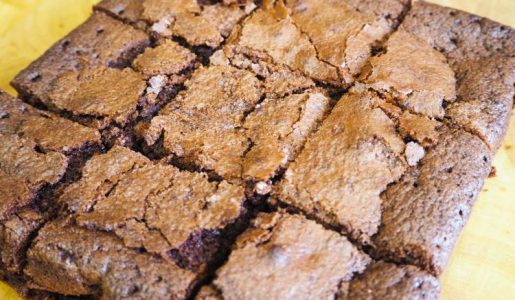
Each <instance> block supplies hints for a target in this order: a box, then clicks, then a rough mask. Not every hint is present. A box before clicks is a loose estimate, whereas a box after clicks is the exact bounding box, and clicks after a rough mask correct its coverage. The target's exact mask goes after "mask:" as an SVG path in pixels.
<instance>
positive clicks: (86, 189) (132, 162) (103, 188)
mask: <svg viewBox="0 0 515 300" xmlns="http://www.w3.org/2000/svg"><path fill="white" fill-rule="evenodd" d="M244 201H245V196H244V191H243V188H241V187H238V186H235V185H231V184H229V183H227V182H225V181H221V182H210V181H208V179H207V178H206V176H205V175H204V174H201V173H190V172H187V171H179V170H178V169H177V168H175V167H173V166H170V165H166V164H160V163H153V162H151V161H150V160H149V159H147V158H146V157H144V156H143V155H141V154H138V153H136V152H133V151H131V150H129V149H127V148H122V147H118V146H115V147H114V148H113V149H111V150H110V151H109V152H107V153H106V154H102V155H98V156H95V157H93V158H92V159H91V160H89V161H88V162H87V163H86V166H85V167H84V169H83V172H82V178H81V179H80V180H79V181H77V182H75V183H73V184H71V185H69V186H68V187H67V188H66V189H65V190H64V192H63V194H62V196H61V197H60V198H59V202H60V203H63V204H65V205H66V207H67V208H68V211H70V212H71V213H73V215H74V219H75V221H76V223H77V225H78V226H81V227H84V228H87V229H89V230H92V231H106V232H110V233H112V234H113V235H114V236H117V237H118V238H119V239H120V240H122V241H123V244H124V245H125V246H126V247H128V248H132V249H136V250H137V249H144V250H145V252H148V253H153V254H155V255H160V256H162V257H163V258H165V259H168V260H174V261H176V262H177V264H178V265H180V266H181V267H185V268H189V269H191V270H195V271H198V272H202V271H204V269H205V268H206V265H207V264H208V263H210V262H212V261H213V260H214V259H216V258H217V255H218V254H219V250H220V249H221V248H222V247H223V246H224V243H226V239H229V238H230V236H231V234H233V233H232V232H231V231H234V230H236V229H237V227H238V226H239V225H240V223H241V222H242V221H244V218H245V214H246V207H245V203H244Z"/></svg>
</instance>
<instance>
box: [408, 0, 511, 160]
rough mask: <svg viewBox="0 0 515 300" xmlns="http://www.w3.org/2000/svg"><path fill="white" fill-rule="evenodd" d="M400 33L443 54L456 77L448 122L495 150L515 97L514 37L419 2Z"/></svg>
mask: <svg viewBox="0 0 515 300" xmlns="http://www.w3.org/2000/svg"><path fill="white" fill-rule="evenodd" d="M401 28H403V29H404V30H406V31H408V32H410V33H412V34H414V35H416V36H418V37H419V38H421V39H422V40H424V41H426V42H427V43H428V44H429V45H431V46H432V47H434V48H436V49H437V50H439V51H440V52H441V53H443V54H444V55H445V56H446V58H447V60H448V62H449V63H450V65H451V67H452V68H453V71H454V72H455V73H456V77H457V97H458V99H459V101H457V102H455V103H453V104H451V105H450V107H449V108H448V116H449V118H450V119H451V120H452V121H453V122H455V123H456V124H458V125H459V126H462V127H463V128H465V129H466V130H468V131H471V132H474V133H475V134H477V135H478V136H480V137H481V139H482V140H483V141H485V142H486V143H487V144H488V145H489V147H490V148H491V149H492V150H494V151H495V150H496V149H497V148H498V147H499V146H500V144H501V141H502V139H503V137H504V135H505V134H506V129H507V127H508V124H509V119H510V116H511V107H512V106H513V96H514V95H515V87H514V83H515V73H514V72H513V70H514V69H515V31H514V30H513V29H512V28H509V27H508V26H504V25H502V24H499V23H496V22H494V21H491V20H488V19H486V18H481V17H478V16H475V15H471V14H468V13H466V12H463V11H459V10H455V9H451V8H446V7H441V6H438V5H434V4H430V3H426V2H423V1H418V2H416V3H415V4H414V5H413V8H412V9H411V10H410V12H409V13H408V15H407V16H406V20H405V21H404V22H403V24H402V26H401Z"/></svg>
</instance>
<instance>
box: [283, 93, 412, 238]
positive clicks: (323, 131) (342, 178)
mask: <svg viewBox="0 0 515 300" xmlns="http://www.w3.org/2000/svg"><path fill="white" fill-rule="evenodd" d="M382 102H383V100H382V99H381V98H380V97H378V96H377V95H375V94H373V93H369V92H366V91H358V90H352V91H351V92H350V93H349V94H347V95H345V96H343V97H342V99H340V100H339V102H338V103H337V104H336V106H335V108H334V109H333V111H332V112H331V114H330V115H329V117H328V118H327V119H325V120H324V122H323V123H322V125H321V126H320V129H319V130H318V131H317V132H316V133H315V134H314V135H313V136H312V137H311V138H310V139H309V140H308V141H307V142H306V145H305V147H304V149H303V151H302V152H301V153H300V154H299V156H298V157H297V159H296V160H295V161H294V162H293V163H292V164H290V166H289V168H288V169H287V170H286V173H285V174H284V177H283V179H282V180H281V182H280V183H279V185H278V188H277V192H276V196H277V198H279V199H280V200H281V201H282V202H284V203H287V204H289V205H293V206H295V207H297V208H299V209H301V210H302V211H304V212H306V213H308V214H310V215H313V216H316V217H317V218H319V219H320V220H322V221H324V222H326V223H328V224H331V225H333V226H337V227H342V228H343V229H344V230H345V231H346V232H348V233H350V234H351V235H352V237H353V238H355V239H360V240H362V241H363V242H367V240H369V238H370V236H372V235H373V234H374V233H376V232H377V227H378V225H379V222H380V220H381V199H380V194H381V193H382V192H383V191H384V190H385V189H386V187H387V186H388V184H391V183H393V182H395V181H397V180H398V179H399V178H400V177H401V175H402V174H403V172H404V170H405V167H406V163H405V159H404V155H403V153H404V148H405V145H404V141H403V139H402V137H401V136H400V135H399V134H398V133H397V131H396V125H395V123H394V121H393V120H391V119H390V118H389V117H388V115H387V114H386V113H385V112H384V111H383V110H382V109H381V107H380V105H381V103H382Z"/></svg>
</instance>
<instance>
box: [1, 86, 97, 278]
mask: <svg viewBox="0 0 515 300" xmlns="http://www.w3.org/2000/svg"><path fill="white" fill-rule="evenodd" d="M63 128H65V129H66V130H65V131H62V129H63ZM57 132H62V133H61V134H56V133H57ZM0 144H1V145H2V147H0V192H1V194H2V197H1V200H0V232H1V233H0V240H1V241H2V243H0V244H1V246H0V252H1V253H2V255H1V258H2V264H4V266H5V267H6V268H7V269H9V271H12V272H15V271H16V270H17V269H18V268H19V266H20V262H21V256H22V255H23V253H22V252H23V248H24V247H25V246H26V243H27V242H28V239H29V236H30V235H31V233H32V232H33V231H34V230H35V229H36V228H37V227H39V225H40V223H41V219H43V215H41V214H40V212H39V211H38V209H37V207H38V206H39V205H40V204H42V203H40V202H41V201H44V200H45V199H43V198H45V195H44V194H45V193H46V191H47V190H48V189H49V188H50V187H52V186H55V185H56V184H57V183H59V182H62V181H63V180H65V178H64V177H65V173H66V172H67V171H69V169H71V167H70V165H73V164H75V163H77V162H80V160H82V159H83V158H84V155H86V154H89V153H90V152H92V151H93V150H94V149H98V148H99V144H100V134H99V133H98V132H97V131H95V130H93V129H89V128H87V127H84V126H81V125H79V124H76V123H73V122H71V121H69V120H66V119H63V118H60V117H58V116H56V115H54V114H52V113H48V112H43V111H40V110H37V109H34V108H32V107H30V106H28V105H26V104H24V103H22V102H21V101H20V100H17V99H14V98H12V97H10V96H8V95H7V94H5V93H4V92H2V91H0Z"/></svg>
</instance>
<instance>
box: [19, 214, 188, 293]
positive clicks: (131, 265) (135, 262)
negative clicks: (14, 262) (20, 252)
mask: <svg viewBox="0 0 515 300" xmlns="http://www.w3.org/2000/svg"><path fill="white" fill-rule="evenodd" d="M25 274H26V276H27V277H28V278H30V280H29V286H30V287H31V288H35V289H40V290H45V291H50V292H54V293H59V294H62V295H66V296H88V295H92V296H95V297H98V298H104V299H106V298H112V299H120V298H123V299H165V298H167V299H171V298H174V299H185V298H186V297H187V295H188V294H189V292H190V289H191V288H192V286H193V284H194V283H195V281H196V280H197V276H196V275H195V274H194V273H193V272H191V271H188V270H184V269H181V268H179V267H178V266H176V265H175V264H174V263H173V262H168V261H166V260H165V259H163V258H159V257H155V256H152V255H150V254H148V253H141V252H140V251H138V250H137V249H129V248H127V247H125V246H124V245H123V243H122V242H121V241H120V240H119V239H118V238H116V237H115V236H113V235H111V234H109V233H105V232H101V231H95V230H87V229H84V228H81V227H79V226H76V225H74V224H73V223H71V222H70V221H66V220H58V221H53V222H51V223H49V224H47V225H45V227H44V228H43V229H42V230H40V231H39V234H38V237H37V238H36V239H35V241H34V242H33V245H32V247H31V248H30V250H29V252H28V265H27V267H26V269H25Z"/></svg>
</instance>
